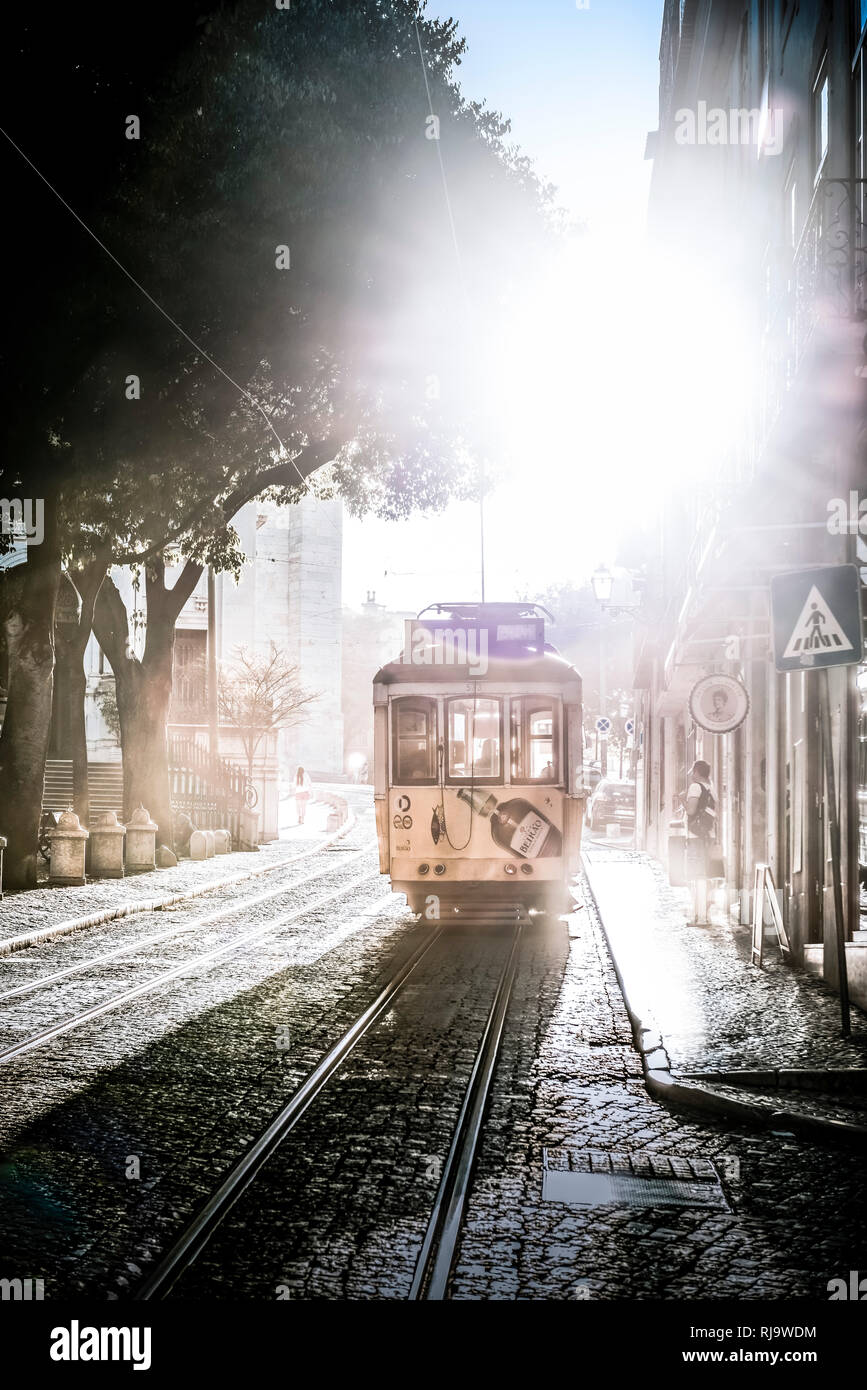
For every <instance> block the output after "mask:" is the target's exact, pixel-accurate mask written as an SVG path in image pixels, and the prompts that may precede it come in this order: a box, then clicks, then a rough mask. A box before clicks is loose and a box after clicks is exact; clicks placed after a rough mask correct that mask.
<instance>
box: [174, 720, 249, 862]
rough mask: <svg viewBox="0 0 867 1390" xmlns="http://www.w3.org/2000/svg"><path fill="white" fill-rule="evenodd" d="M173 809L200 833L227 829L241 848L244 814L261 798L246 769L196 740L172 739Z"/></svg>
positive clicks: (233, 841) (177, 737)
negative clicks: (215, 755)
mask: <svg viewBox="0 0 867 1390" xmlns="http://www.w3.org/2000/svg"><path fill="white" fill-rule="evenodd" d="M169 777H170V786H171V799H172V808H173V810H175V811H179V812H184V813H185V814H186V815H188V816H189V817H190V819H191V820H192V821H193V822H194V823H195V825H196V826H197V828H198V829H200V830H216V829H218V828H225V829H226V830H229V831H230V832H231V835H232V843H233V844H234V845H236V846H237V845H238V844H240V840H241V812H242V811H244V810H245V809H252V808H253V807H254V806H255V805H256V803H257V801H258V799H259V798H258V794H257V792H256V789H255V787H254V786H253V785H252V783H251V782H250V781H249V779H248V777H247V774H246V773H245V771H244V769H243V768H241V767H238V766H237V765H236V764H235V763H230V762H227V760H226V759H225V758H218V757H214V756H213V755H212V754H211V753H210V752H209V751H208V749H207V748H203V747H202V745H201V744H199V743H196V742H195V740H194V739H190V738H184V737H183V736H182V735H177V734H173V735H171V736H170V738H169Z"/></svg>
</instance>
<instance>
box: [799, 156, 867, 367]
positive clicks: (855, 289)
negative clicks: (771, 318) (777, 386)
mask: <svg viewBox="0 0 867 1390" xmlns="http://www.w3.org/2000/svg"><path fill="white" fill-rule="evenodd" d="M865 197H867V180H865V179H820V180H819V183H818V185H817V187H816V192H815V193H814V195H813V201H812V203H811V205H810V211H809V214H808V216H807V221H806V225H805V226H804V230H803V232H802V233H801V239H800V241H799V242H798V246H797V249H796V251H795V257H794V264H793V280H794V296H795V305H794V309H795V313H794V347H795V368H796V370H797V365H798V363H799V362H800V360H801V358H802V357H803V355H804V351H805V349H806V346H807V343H808V342H809V340H810V338H811V336H812V333H813V330H814V329H815V327H816V324H817V323H818V322H819V320H820V319H838V320H843V319H850V320H856V321H857V320H860V319H863V318H864V317H865V312H864V311H865V288H867V236H865V228H864V210H865Z"/></svg>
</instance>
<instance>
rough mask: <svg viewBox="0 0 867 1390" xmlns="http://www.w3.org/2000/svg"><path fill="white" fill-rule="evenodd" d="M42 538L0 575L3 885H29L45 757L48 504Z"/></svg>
mask: <svg viewBox="0 0 867 1390" xmlns="http://www.w3.org/2000/svg"><path fill="white" fill-rule="evenodd" d="M45 511H46V535H45V539H44V541H43V543H42V544H41V545H39V546H30V547H29V549H28V552H27V561H26V563H25V564H22V565H16V566H15V567H14V568H13V569H11V570H6V571H5V572H4V573H3V576H2V580H0V584H2V599H0V603H2V610H3V628H4V633H5V637H6V645H7V651H8V656H9V681H8V688H7V704H6V717H5V719H4V721H3V730H2V733H0V786H2V789H3V800H2V821H0V834H3V835H5V836H6V838H7V840H8V847H7V849H6V854H5V873H4V881H5V883H6V885H7V886H8V887H10V888H33V887H35V886H36V867H37V860H36V856H37V846H38V842H39V824H40V819H41V815H42V788H43V778H44V773H45V759H46V757H47V754H48V742H49V737H50V734H51V700H52V693H53V689H54V606H55V602H56V599H57V590H58V586H59V584H60V573H61V568H60V553H59V549H58V546H57V541H56V518H55V513H56V506H55V504H54V503H53V501H52V502H50V503H49V505H48V506H46V509H45Z"/></svg>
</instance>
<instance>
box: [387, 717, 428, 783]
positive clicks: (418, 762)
mask: <svg viewBox="0 0 867 1390" xmlns="http://www.w3.org/2000/svg"><path fill="white" fill-rule="evenodd" d="M435 754H436V706H435V705H434V703H433V701H430V702H421V701H415V702H414V703H413V704H404V703H403V702H402V701H401V702H397V701H396V702H395V706H394V780H395V783H396V784H397V785H398V786H406V784H407V783H408V782H416V783H418V782H433V781H435V779H436V769H435V766H434V759H435Z"/></svg>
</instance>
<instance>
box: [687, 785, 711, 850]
mask: <svg viewBox="0 0 867 1390" xmlns="http://www.w3.org/2000/svg"><path fill="white" fill-rule="evenodd" d="M715 807H716V802H715V801H714V798H713V796H712V794H711V792H710V789H709V788H708V787H705V786H704V785H702V789H701V795H700V796H699V799H698V806H697V807H696V810H695V814H694V815H692V816H687V821H686V823H687V827H688V829H689V832H690V834H691V835H697V836H698V838H699V839H700V840H712V839H713V838H714V834H715V831H716V816H715V815H713V810H714V808H715Z"/></svg>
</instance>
